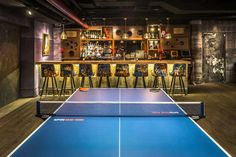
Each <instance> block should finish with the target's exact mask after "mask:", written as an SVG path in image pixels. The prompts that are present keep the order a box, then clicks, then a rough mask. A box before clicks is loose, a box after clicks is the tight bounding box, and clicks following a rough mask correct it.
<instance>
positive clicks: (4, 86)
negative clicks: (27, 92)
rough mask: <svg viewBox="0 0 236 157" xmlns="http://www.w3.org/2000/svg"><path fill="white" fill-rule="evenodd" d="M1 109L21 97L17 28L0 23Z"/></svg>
mask: <svg viewBox="0 0 236 157" xmlns="http://www.w3.org/2000/svg"><path fill="white" fill-rule="evenodd" d="M0 30H1V31H0V89H1V90H0V107H1V106H3V105H5V104H7V103H9V102H12V101H14V100H15V99H17V98H18V97H19V94H18V92H19V77H20V63H19V54H20V53H19V42H20V30H19V28H18V27H17V26H14V25H11V24H7V23H4V22H1V21H0Z"/></svg>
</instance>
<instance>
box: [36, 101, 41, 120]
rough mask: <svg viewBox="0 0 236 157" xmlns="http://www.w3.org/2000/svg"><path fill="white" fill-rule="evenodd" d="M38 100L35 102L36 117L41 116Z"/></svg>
mask: <svg viewBox="0 0 236 157" xmlns="http://www.w3.org/2000/svg"><path fill="white" fill-rule="evenodd" d="M40 104H41V103H40V101H37V102H36V116H37V117H40V116H41V113H40Z"/></svg>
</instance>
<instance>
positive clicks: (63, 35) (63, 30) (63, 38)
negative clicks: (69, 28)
mask: <svg viewBox="0 0 236 157" xmlns="http://www.w3.org/2000/svg"><path fill="white" fill-rule="evenodd" d="M61 39H62V40H65V39H67V35H66V32H65V29H64V24H62V32H61Z"/></svg>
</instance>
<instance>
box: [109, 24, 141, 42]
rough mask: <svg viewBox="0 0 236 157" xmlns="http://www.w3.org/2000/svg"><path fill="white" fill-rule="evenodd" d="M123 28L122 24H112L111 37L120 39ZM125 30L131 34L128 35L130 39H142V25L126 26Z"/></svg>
mask: <svg viewBox="0 0 236 157" xmlns="http://www.w3.org/2000/svg"><path fill="white" fill-rule="evenodd" d="M124 30H125V28H124V26H113V39H114V40H120V39H121V35H122V34H123V33H124ZM126 32H127V33H128V34H129V32H131V36H129V38H130V39H133V40H142V37H143V32H144V28H143V27H142V26H127V27H126Z"/></svg>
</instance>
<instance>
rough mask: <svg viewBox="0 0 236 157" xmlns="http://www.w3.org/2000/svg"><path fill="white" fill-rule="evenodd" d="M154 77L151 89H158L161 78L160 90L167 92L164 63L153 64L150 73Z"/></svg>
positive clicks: (165, 66)
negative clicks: (152, 69)
mask: <svg viewBox="0 0 236 157" xmlns="http://www.w3.org/2000/svg"><path fill="white" fill-rule="evenodd" d="M152 76H154V81H153V88H157V87H159V77H160V78H161V82H162V83H161V84H162V88H163V89H164V90H165V91H166V92H167V88H166V81H165V77H166V76H167V64H165V63H155V64H154V71H153V73H152Z"/></svg>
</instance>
